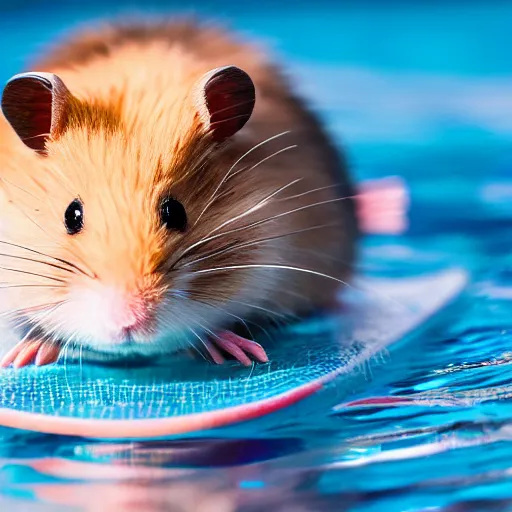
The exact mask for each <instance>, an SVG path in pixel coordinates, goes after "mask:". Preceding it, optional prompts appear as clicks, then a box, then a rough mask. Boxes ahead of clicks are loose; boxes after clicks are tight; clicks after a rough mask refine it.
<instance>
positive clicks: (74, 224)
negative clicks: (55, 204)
mask: <svg viewBox="0 0 512 512" xmlns="http://www.w3.org/2000/svg"><path fill="white" fill-rule="evenodd" d="M64 225H65V226H66V231H67V232H68V235H76V234H77V233H80V231H82V228H83V227H84V205H83V204H82V201H80V200H79V199H75V200H74V201H71V203H70V204H69V206H68V207H67V208H66V213H65V214H64Z"/></svg>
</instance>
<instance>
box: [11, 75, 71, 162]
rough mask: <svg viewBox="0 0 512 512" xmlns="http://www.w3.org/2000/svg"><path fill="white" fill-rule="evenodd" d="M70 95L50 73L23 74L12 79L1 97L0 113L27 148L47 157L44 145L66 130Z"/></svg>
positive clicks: (59, 80)
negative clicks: (0, 107) (0, 111)
mask: <svg viewBox="0 0 512 512" xmlns="http://www.w3.org/2000/svg"><path fill="white" fill-rule="evenodd" d="M70 98H71V93H70V92H69V90H68V89H67V87H66V86H65V85H64V82H63V81H62V80H61V79H60V78H59V77H58V76H57V75H54V74H52V73H22V74H20V75H16V76H14V77H13V78H11V79H10V80H9V81H8V82H7V85H6V86H5V89H4V92H3V94H2V111H3V114H4V116H5V118H6V119H7V121H8V122H9V124H10V125H11V126H12V127H13V129H14V131H15V132H16V133H17V134H18V137H19V138H20V139H21V140H22V141H23V143H24V144H25V145H26V146H28V147H29V148H31V149H33V150H35V151H37V152H39V153H42V154H44V153H46V148H45V145H46V141H47V139H48V138H50V137H51V138H54V137H57V136H58V135H60V133H62V131H63V130H64V128H65V125H66V121H67V116H68V107H69V101H70Z"/></svg>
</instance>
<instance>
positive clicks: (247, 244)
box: [179, 223, 339, 269]
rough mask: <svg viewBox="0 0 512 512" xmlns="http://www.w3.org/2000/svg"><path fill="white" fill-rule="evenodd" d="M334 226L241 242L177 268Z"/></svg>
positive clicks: (319, 226) (327, 225) (298, 230)
mask: <svg viewBox="0 0 512 512" xmlns="http://www.w3.org/2000/svg"><path fill="white" fill-rule="evenodd" d="M335 226H339V224H338V223H332V224H320V225H318V226H311V227H308V228H304V229H297V230H295V231H290V232H288V233H284V234H280V235H274V236H268V237H265V238H260V239H258V240H251V241H249V242H242V243H240V244H236V245H232V246H228V247H224V248H221V249H219V250H217V251H214V252H213V253H211V254H207V255H205V256H202V257H200V258H197V259H195V260H192V261H189V262H187V263H185V264H184V265H181V267H179V268H180V269H182V268H185V267H189V266H190V265H194V264H196V263H199V262H200V261H204V260H207V259H210V258H213V257H216V256H220V255H222V254H225V253H227V252H231V251H236V250H238V249H242V248H244V247H251V246H253V245H259V244H260V243H263V242H270V241H272V240H279V239H281V238H285V237H287V236H293V235H297V234H299V233H304V232H307V231H313V230H315V229H323V228H328V227H335ZM294 250H295V248H294Z"/></svg>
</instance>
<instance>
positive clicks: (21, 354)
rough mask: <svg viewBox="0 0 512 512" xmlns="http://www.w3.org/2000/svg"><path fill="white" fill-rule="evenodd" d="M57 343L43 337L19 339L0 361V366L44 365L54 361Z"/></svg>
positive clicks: (57, 350)
mask: <svg viewBox="0 0 512 512" xmlns="http://www.w3.org/2000/svg"><path fill="white" fill-rule="evenodd" d="M59 353H60V346H59V344H58V343H55V342H52V341H48V340H44V339H29V340H25V341H20V342H19V343H18V344H17V345H15V346H14V347H13V348H12V349H11V350H10V351H9V352H8V353H7V354H5V356H4V357H3V359H2V360H1V361H0V367H2V368H7V367H8V366H11V365H12V366H13V367H14V368H22V367H23V366H27V365H29V364H35V365H36V366H44V365H47V364H51V363H55V362H56V361H57V359H58V358H59Z"/></svg>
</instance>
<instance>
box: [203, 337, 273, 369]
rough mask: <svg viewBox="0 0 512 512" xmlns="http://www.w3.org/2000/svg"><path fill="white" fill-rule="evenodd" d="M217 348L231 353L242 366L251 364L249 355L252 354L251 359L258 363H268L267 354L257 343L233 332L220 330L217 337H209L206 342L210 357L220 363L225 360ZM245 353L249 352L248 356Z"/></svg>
mask: <svg viewBox="0 0 512 512" xmlns="http://www.w3.org/2000/svg"><path fill="white" fill-rule="evenodd" d="M219 348H220V349H221V350H223V351H224V352H227V353H228V354H230V355H232V356H233V357H234V358H235V359H237V360H238V361H239V362H240V363H242V364H243V365H244V366H250V365H251V364H252V361H251V358H250V357H249V356H252V358H253V359H255V360H256V361H259V362H260V363H268V356H267V354H266V352H265V350H264V349H263V347H262V346H261V345H260V344H259V343H256V342H255V341H251V340H248V339H246V338H242V337H241V336H238V335H237V334H235V333H233V332H229V331H225V332H221V333H220V334H219V335H218V337H215V338H210V340H209V342H208V343H207V349H208V352H209V353H210V355H211V356H212V359H213V360H214V361H215V362H216V363H217V364H222V363H224V362H225V359H224V357H223V355H222V354H221V353H220V352H219V350H218V349H219ZM247 354H249V356H248V355H247Z"/></svg>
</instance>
